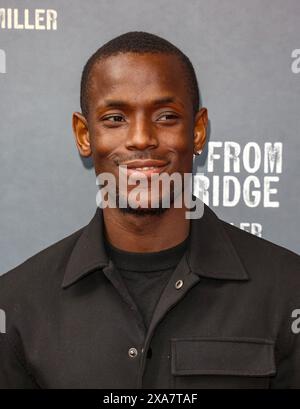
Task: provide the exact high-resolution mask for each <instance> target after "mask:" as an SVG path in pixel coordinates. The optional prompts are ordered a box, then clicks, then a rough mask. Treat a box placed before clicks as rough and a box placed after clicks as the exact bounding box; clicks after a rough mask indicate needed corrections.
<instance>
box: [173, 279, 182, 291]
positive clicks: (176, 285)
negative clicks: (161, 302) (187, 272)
mask: <svg viewBox="0 0 300 409" xmlns="http://www.w3.org/2000/svg"><path fill="white" fill-rule="evenodd" d="M182 286H183V281H182V280H178V281H176V283H175V288H176V290H179V289H180V288H181V287H182Z"/></svg>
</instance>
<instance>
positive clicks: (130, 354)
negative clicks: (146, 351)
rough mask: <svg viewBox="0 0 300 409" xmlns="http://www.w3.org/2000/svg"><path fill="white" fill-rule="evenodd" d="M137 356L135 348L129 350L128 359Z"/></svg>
mask: <svg viewBox="0 0 300 409" xmlns="http://www.w3.org/2000/svg"><path fill="white" fill-rule="evenodd" d="M137 354H138V351H137V349H136V348H129V350H128V355H129V357H130V358H135V357H136V356H137Z"/></svg>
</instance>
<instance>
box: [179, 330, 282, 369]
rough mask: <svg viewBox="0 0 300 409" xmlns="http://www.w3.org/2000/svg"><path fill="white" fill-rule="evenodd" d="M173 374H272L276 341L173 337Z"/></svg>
mask: <svg viewBox="0 0 300 409" xmlns="http://www.w3.org/2000/svg"><path fill="white" fill-rule="evenodd" d="M171 352H172V358H171V369H172V374H173V375H239V376H268V375H274V374H275V373H276V367H275V358H274V343H273V342H272V341H269V340H264V339H256V338H199V337H196V338H172V339H171Z"/></svg>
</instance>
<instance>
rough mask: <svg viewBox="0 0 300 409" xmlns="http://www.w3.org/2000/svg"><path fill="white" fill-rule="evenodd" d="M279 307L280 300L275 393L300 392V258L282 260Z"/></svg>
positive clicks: (272, 385) (273, 385)
mask: <svg viewBox="0 0 300 409" xmlns="http://www.w3.org/2000/svg"><path fill="white" fill-rule="evenodd" d="M283 271H284V276H283V277H281V288H280V290H281V291H280V293H279V294H278V303H280V301H281V300H280V299H282V300H283V303H282V305H283V306H284V307H283V309H282V313H281V319H280V320H281V329H280V331H279V334H278V343H277V346H276V349H275V356H277V364H276V366H277V374H276V376H275V378H274V379H273V381H272V383H271V388H274V389H300V257H299V256H298V255H294V256H293V257H289V258H285V261H284V268H283Z"/></svg>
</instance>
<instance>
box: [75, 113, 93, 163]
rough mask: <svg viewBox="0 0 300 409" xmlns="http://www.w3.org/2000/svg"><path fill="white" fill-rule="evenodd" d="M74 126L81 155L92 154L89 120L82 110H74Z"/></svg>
mask: <svg viewBox="0 0 300 409" xmlns="http://www.w3.org/2000/svg"><path fill="white" fill-rule="evenodd" d="M72 127H73V133H74V137H75V142H76V145H77V149H78V151H79V153H80V155H81V156H84V157H88V156H90V155H91V153H92V152H91V146H90V136H89V131H88V125H87V120H86V119H85V117H84V116H83V115H82V114H81V113H80V112H74V113H73V117H72Z"/></svg>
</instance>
